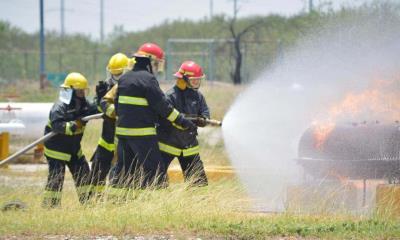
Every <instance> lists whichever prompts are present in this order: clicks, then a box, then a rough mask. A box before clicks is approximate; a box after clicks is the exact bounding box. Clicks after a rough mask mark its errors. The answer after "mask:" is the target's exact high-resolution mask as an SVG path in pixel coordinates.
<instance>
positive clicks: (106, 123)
mask: <svg viewBox="0 0 400 240" xmlns="http://www.w3.org/2000/svg"><path fill="white" fill-rule="evenodd" d="M116 83H117V82H116V81H115V80H113V78H112V77H111V76H110V77H109V78H108V79H106V80H104V81H99V83H98V84H97V86H96V98H95V101H96V104H97V110H98V111H100V112H105V111H106V109H105V108H104V106H102V105H101V102H100V101H101V99H102V98H103V97H104V96H105V95H106V94H107V92H108V91H110V90H111V89H112V88H113V87H114V86H115V85H116ZM114 135H115V118H110V117H109V116H108V115H107V114H106V115H105V116H103V127H102V132H101V137H100V139H99V142H98V145H100V146H102V147H103V148H104V149H106V150H107V151H109V152H113V151H114V150H115V145H114Z"/></svg>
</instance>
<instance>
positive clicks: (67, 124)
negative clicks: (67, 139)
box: [65, 122, 74, 136]
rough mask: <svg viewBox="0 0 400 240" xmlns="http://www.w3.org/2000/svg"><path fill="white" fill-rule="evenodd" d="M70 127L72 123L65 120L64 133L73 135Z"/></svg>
mask: <svg viewBox="0 0 400 240" xmlns="http://www.w3.org/2000/svg"><path fill="white" fill-rule="evenodd" d="M71 127H72V124H71V123H70V122H67V123H66V124H65V135H69V136H71V135H74V133H73V132H72V130H71Z"/></svg>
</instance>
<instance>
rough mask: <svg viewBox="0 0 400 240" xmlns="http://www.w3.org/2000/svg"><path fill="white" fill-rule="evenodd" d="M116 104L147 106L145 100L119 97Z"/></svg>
mask: <svg viewBox="0 0 400 240" xmlns="http://www.w3.org/2000/svg"><path fill="white" fill-rule="evenodd" d="M118 103H122V104H131V105H138V106H149V103H148V102H147V99H146V98H142V97H129V96H119V97H118Z"/></svg>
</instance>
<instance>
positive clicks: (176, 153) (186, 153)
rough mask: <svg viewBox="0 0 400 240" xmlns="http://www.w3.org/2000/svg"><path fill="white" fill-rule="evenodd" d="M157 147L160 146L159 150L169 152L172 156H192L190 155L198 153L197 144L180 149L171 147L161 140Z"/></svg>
mask: <svg viewBox="0 0 400 240" xmlns="http://www.w3.org/2000/svg"><path fill="white" fill-rule="evenodd" d="M158 147H159V148H160V151H162V152H165V153H169V154H171V155H173V156H177V157H179V156H180V155H181V154H182V155H183V156H184V157H188V156H192V155H195V154H199V153H200V147H199V145H197V146H194V147H191V148H184V149H180V148H176V147H173V146H171V145H168V144H165V143H162V142H158Z"/></svg>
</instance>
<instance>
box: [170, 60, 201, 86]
mask: <svg viewBox="0 0 400 240" xmlns="http://www.w3.org/2000/svg"><path fill="white" fill-rule="evenodd" d="M174 76H175V77H177V78H181V79H184V80H185V81H186V82H187V83H188V87H190V88H194V89H198V88H199V87H200V83H201V80H203V79H204V78H205V75H204V73H203V69H202V68H201V66H200V65H198V64H197V63H195V62H193V61H185V62H183V63H182V65H181V67H180V68H179V70H178V71H177V72H176V73H175V74H174Z"/></svg>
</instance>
